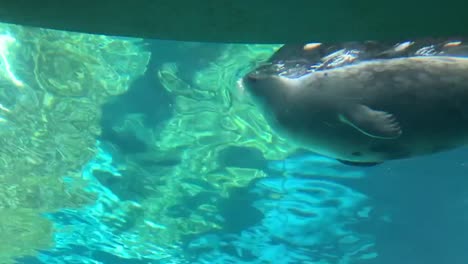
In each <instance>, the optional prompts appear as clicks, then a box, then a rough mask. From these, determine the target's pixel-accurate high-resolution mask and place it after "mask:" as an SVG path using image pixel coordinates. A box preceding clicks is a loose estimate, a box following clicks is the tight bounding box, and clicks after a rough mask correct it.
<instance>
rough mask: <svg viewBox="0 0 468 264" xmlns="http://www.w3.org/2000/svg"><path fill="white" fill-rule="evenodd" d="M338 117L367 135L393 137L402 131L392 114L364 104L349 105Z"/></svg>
mask: <svg viewBox="0 0 468 264" xmlns="http://www.w3.org/2000/svg"><path fill="white" fill-rule="evenodd" d="M339 119H340V121H342V122H344V123H346V124H348V125H350V126H352V127H354V128H356V129H357V130H359V131H360V132H361V133H363V134H365V135H367V136H369V137H374V138H381V139H393V138H398V137H399V136H400V135H401V133H402V132H401V128H400V125H399V124H398V121H397V120H396V119H395V117H394V116H393V115H392V114H389V113H387V112H383V111H377V110H373V109H371V108H369V107H367V106H365V105H355V106H353V107H349V108H348V109H346V112H344V113H342V114H340V115H339Z"/></svg>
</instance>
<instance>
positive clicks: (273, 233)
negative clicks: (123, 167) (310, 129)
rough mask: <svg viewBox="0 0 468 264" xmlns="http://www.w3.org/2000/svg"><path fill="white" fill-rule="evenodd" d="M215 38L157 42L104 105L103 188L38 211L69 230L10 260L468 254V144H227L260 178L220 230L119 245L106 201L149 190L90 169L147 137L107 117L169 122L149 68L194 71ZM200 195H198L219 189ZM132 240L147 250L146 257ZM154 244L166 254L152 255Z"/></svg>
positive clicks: (232, 206)
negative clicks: (90, 200)
mask: <svg viewBox="0 0 468 264" xmlns="http://www.w3.org/2000/svg"><path fill="white" fill-rule="evenodd" d="M221 47H222V46H221V45H216V44H210V45H208V44H206V45H201V46H196V47H194V48H191V49H186V48H182V47H179V46H177V45H174V43H172V42H154V43H153V44H152V52H153V53H154V54H157V55H158V56H154V57H155V58H158V59H157V60H155V59H152V61H151V62H150V65H149V67H148V68H149V70H148V72H147V74H146V75H145V76H144V77H142V78H141V79H139V80H137V81H136V82H135V83H134V84H133V86H132V87H131V89H130V91H129V92H128V93H126V94H124V95H121V96H119V97H118V98H117V100H113V101H112V102H110V103H109V104H107V105H106V106H104V109H103V121H102V126H103V134H102V136H101V137H100V138H99V139H98V142H99V143H98V144H99V146H100V152H99V153H98V154H97V155H96V158H95V159H93V160H91V161H89V163H88V164H85V165H84V166H83V177H84V178H85V179H87V180H88V183H89V185H88V186H87V187H86V188H88V189H89V190H91V191H93V192H95V193H99V197H98V198H97V200H96V203H95V204H91V205H89V206H86V207H83V208H78V209H76V208H75V209H63V210H60V211H58V212H51V213H47V214H44V215H43V217H44V218H46V219H49V220H50V221H52V222H53V223H54V225H55V226H56V227H68V231H67V232H61V231H60V230H58V231H57V232H56V233H55V236H54V240H55V245H54V246H53V248H50V249H47V250H44V249H41V250H39V251H38V252H37V255H36V256H27V257H24V258H18V259H17V260H16V262H17V263H24V264H36V263H114V264H119V263H130V264H140V263H141V264H143V263H145V264H149V263H154V264H156V263H158V264H159V263H161V264H163V263H164V264H165V263H194V264H195V263H255V264H257V263H259V264H260V263H262V264H263V263H274V264H283V263H284V264H286V263H288V264H289V263H291V264H301V263H304V264H305V263H308V264H313V263H314V264H315V263H320V264H322V263H323V264H325V263H333V264H334V263H339V264H345V263H358V264H360V263H366V264H395V263H400V264H441V263H450V264H466V263H468V149H457V150H454V151H450V152H446V153H441V154H437V155H432V156H426V157H419V158H413V159H408V160H401V161H391V162H386V163H384V164H382V165H379V166H376V167H370V168H361V167H352V166H346V165H343V164H341V163H339V162H337V161H334V160H332V159H328V158H325V157H321V156H318V155H315V154H312V153H309V154H298V155H293V156H291V157H289V158H287V159H284V160H266V159H264V158H263V157H262V156H261V154H259V153H258V152H256V151H255V150H253V149H247V148H245V149H244V148H232V149H229V150H227V151H226V152H225V153H223V155H222V157H223V159H224V161H223V162H224V163H225V165H226V166H234V167H244V168H255V169H261V170H263V171H264V172H265V173H266V176H265V177H262V178H257V179H255V180H253V181H252V182H250V183H249V184H248V185H247V186H246V187H243V188H234V189H233V190H232V191H231V195H230V196H229V198H224V199H221V200H220V201H219V202H217V206H218V207H219V209H220V212H219V214H220V217H222V219H223V221H222V228H221V229H219V230H217V231H216V232H208V233H201V234H195V235H193V236H187V237H185V238H183V239H182V240H181V241H180V242H179V243H178V244H177V245H174V246H173V247H165V245H155V244H144V245H141V244H138V243H136V244H132V243H131V244H126V243H123V242H122V241H127V242H128V241H138V237H131V236H132V234H130V233H126V229H125V225H126V224H128V222H129V221H131V219H130V218H125V217H127V216H125V215H124V214H123V213H122V215H119V212H118V211H116V212H114V215H113V216H112V217H114V218H113V220H112V221H110V223H111V224H109V221H108V220H109V218H108V217H110V216H109V215H106V214H108V212H109V210H108V208H113V207H115V206H116V204H118V203H121V201H122V200H125V201H135V202H138V201H141V200H143V199H144V198H145V196H144V193H139V192H133V193H132V192H130V190H125V189H124V190H119V189H118V188H117V187H115V185H113V183H112V182H105V181H102V180H100V179H101V178H99V176H97V174H96V172H97V171H106V172H107V173H109V174H112V175H118V174H119V171H118V167H119V163H122V162H123V161H122V160H119V159H118V157H113V156H112V155H111V153H110V152H109V151H107V149H106V146H107V145H106V144H108V143H109V142H111V143H112V144H115V145H117V146H118V147H119V148H120V150H121V151H122V152H125V153H138V152H143V151H145V150H147V146H146V145H145V144H144V142H142V141H141V140H139V139H138V138H137V137H135V136H134V135H122V134H116V133H115V132H113V130H112V126H113V125H114V124H115V122H118V121H119V120H120V118H121V117H122V116H124V115H125V114H128V113H139V114H143V115H144V116H145V117H146V118H145V122H146V125H147V126H157V125H159V124H161V123H162V122H164V121H166V120H168V119H169V118H170V117H171V110H170V107H169V105H170V104H171V102H172V101H173V98H172V97H171V96H170V94H168V93H167V92H166V91H165V90H164V89H163V88H162V87H161V85H160V84H158V83H155V81H154V78H153V77H154V74H155V69H157V68H158V67H160V64H161V63H162V62H165V61H170V62H176V63H177V64H178V65H179V69H180V72H181V76H182V78H184V77H185V78H187V79H190V77H191V76H192V75H193V74H195V73H196V71H197V69H199V68H200V67H203V66H206V65H208V64H209V63H210V61H212V60H214V58H216V57H217V56H218V55H219V53H220V50H221ZM167 162H169V161H167ZM172 162H174V164H177V160H174V161H172ZM169 163H170V162H169ZM169 165H170V164H169ZM154 177H157V175H155V176H154ZM205 195H206V196H204V197H203V196H200V197H198V199H199V200H200V201H203V202H206V201H209V200H210V195H213V196H216V194H210V193H209V192H207V193H206V194H205ZM197 202H198V201H197V200H196V199H194V200H191V201H187V202H186V204H185V206H186V207H187V208H189V207H190V206H195V205H194V204H196V203H197ZM200 203H201V202H200ZM128 206H130V207H131V206H132V204H129V205H128ZM135 207H137V206H136V205H135ZM183 212H184V208H179V209H178V211H177V210H176V212H175V213H174V214H180V215H183ZM156 224H157V223H156ZM122 237H125V240H122ZM132 247H135V248H137V247H138V248H139V250H138V252H142V251H141V250H140V249H141V247H144V248H146V251H145V252H146V253H145V254H146V255H145V254H141V253H138V254H137V253H136V250H135V251H133V250H132ZM132 252H134V253H135V254H132ZM161 252H164V253H165V254H166V257H164V258H161V259H160V260H158V259H155V258H154V255H155V254H156V253H158V254H160V253H161Z"/></svg>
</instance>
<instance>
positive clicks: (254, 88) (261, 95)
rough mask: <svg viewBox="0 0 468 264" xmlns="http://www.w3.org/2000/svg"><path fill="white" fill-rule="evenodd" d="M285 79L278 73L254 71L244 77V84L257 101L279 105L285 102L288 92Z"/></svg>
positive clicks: (263, 103)
mask: <svg viewBox="0 0 468 264" xmlns="http://www.w3.org/2000/svg"><path fill="white" fill-rule="evenodd" d="M283 79H284V78H283V77H281V76H278V75H273V74H267V73H263V72H261V71H252V72H250V73H248V74H247V75H246V76H245V77H244V78H243V85H244V87H245V89H246V91H247V92H248V93H249V94H250V95H251V96H252V97H253V99H254V101H255V102H256V103H260V104H262V105H263V106H272V105H275V106H278V105H281V104H282V103H283V102H284V99H285V97H286V94H287V87H286V86H285V84H284V80H283Z"/></svg>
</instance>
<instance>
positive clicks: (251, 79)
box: [245, 72, 260, 84]
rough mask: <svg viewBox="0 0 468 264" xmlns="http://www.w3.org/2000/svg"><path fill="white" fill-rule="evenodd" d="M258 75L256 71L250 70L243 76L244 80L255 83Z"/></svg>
mask: <svg viewBox="0 0 468 264" xmlns="http://www.w3.org/2000/svg"><path fill="white" fill-rule="evenodd" d="M259 79H260V78H259V75H258V73H257V72H251V73H249V74H247V76H245V81H246V82H247V83H252V84H253V83H256V82H257V81H258V80H259Z"/></svg>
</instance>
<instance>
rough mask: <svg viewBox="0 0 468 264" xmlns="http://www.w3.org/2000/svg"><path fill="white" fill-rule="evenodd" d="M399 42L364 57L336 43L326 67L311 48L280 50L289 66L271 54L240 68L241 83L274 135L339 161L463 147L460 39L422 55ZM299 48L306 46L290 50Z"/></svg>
mask: <svg viewBox="0 0 468 264" xmlns="http://www.w3.org/2000/svg"><path fill="white" fill-rule="evenodd" d="M403 44H405V43H403ZM403 44H401V43H400V44H399V45H400V47H399V46H398V45H393V46H386V47H385V48H384V49H383V51H381V52H374V53H372V54H371V55H369V52H367V53H366V52H361V53H359V51H362V50H364V49H363V48H362V46H361V48H360V49H359V48H358V49H357V50H358V52H357V53H356V54H357V55H355V56H354V57H353V56H349V54H350V53H347V52H346V48H344V49H343V48H342V47H340V48H341V49H338V51H335V53H336V52H341V53H340V54H341V55H337V56H338V57H339V59H338V60H337V59H335V61H332V62H328V64H326V63H325V62H324V61H326V59H324V58H325V57H324V56H323V55H324V54H319V53H318V51H316V50H315V51H313V53H314V54H315V55H314V54H313V55H312V56H311V57H309V58H306V56H305V55H304V54H303V53H302V54H300V53H296V55H298V54H299V56H296V57H295V58H294V59H292V58H293V57H294V56H292V53H287V52H286V53H285V52H284V50H283V51H281V50H280V51H279V52H278V53H281V52H283V55H282V56H281V57H283V58H289V59H290V60H289V62H294V63H292V64H291V65H294V66H289V67H286V68H285V66H284V65H287V64H288V60H287V59H286V60H283V61H281V60H280V59H278V54H275V55H274V56H273V58H275V56H276V58H275V60H276V61H275V62H273V63H272V62H270V63H269V64H267V65H266V66H265V65H263V66H261V67H258V68H257V69H256V70H254V71H252V72H250V73H248V74H247V75H246V76H245V77H244V78H243V83H244V86H245V87H246V89H247V91H248V92H249V93H250V94H251V95H252V97H253V98H254V100H255V101H256V102H257V103H258V105H259V106H260V107H261V108H262V109H263V113H264V115H265V117H266V119H267V120H268V121H269V123H270V124H271V125H272V127H273V128H274V129H275V130H277V131H278V132H279V133H280V134H282V135H284V136H286V137H287V138H289V139H290V140H292V141H293V142H295V143H297V144H298V145H300V146H301V147H304V148H306V149H308V150H311V151H313V152H316V153H319V154H322V155H325V156H328V157H332V158H335V159H337V160H340V161H342V162H343V163H346V164H351V165H361V166H365V165H375V164H379V163H382V162H384V161H386V160H392V159H402V158H409V157H414V156H419V155H427V154H431V153H436V152H440V151H444V150H449V149H452V148H456V147H459V146H463V145H466V144H467V143H468V58H464V57H459V56H455V55H453V54H457V52H459V51H460V50H463V49H462V47H461V46H460V45H461V43H460V42H453V41H451V42H446V43H445V44H444V45H442V46H441V47H442V48H441V49H439V50H435V51H433V52H432V53H430V52H428V53H426V54H422V55H421V54H420V55H418V54H416V52H418V51H419V52H420V51H421V49H423V48H427V47H429V46H427V45H424V46H421V47H419V48H417V49H415V50H413V51H411V52H409V51H408V49H409V47H410V46H411V43H410V42H407V43H406V44H405V45H404V46H403V47H401V45H403ZM366 45H367V44H366ZM366 45H364V47H365V48H368V46H366ZM319 46H320V44H316V46H313V47H312V50H314V49H317V48H318V47H319ZM299 47H301V49H302V50H301V52H304V50H306V48H307V47H306V46H295V47H293V48H292V49H291V50H293V51H294V50H296V51H297V49H298V48H299ZM380 48H381V47H380ZM444 48H445V49H444ZM398 49H400V50H398ZM343 50H344V51H343ZM348 50H352V49H348ZM377 50H379V48H376V49H375V51H377ZM380 50H382V49H380ZM426 51H427V49H426ZM343 52H344V53H343ZM402 52H403V53H404V54H403V55H402ZM443 52H445V53H443ZM363 53H364V54H366V55H365V56H363V55H362V54H363ZM284 54H286V55H284ZM343 54H345V55H344V56H343ZM360 54H361V55H360ZM309 55H310V54H309ZM325 55H326V54H325ZM314 56H315V57H314ZM328 56H329V55H328ZM346 56H348V57H346ZM311 58H312V59H311ZM317 58H318V59H319V61H318V62H317ZM300 59H305V60H304V61H303V63H301V62H300ZM312 62H314V63H312ZM333 62H335V65H337V66H333V65H332V66H330V65H331V64H330V63H333ZM320 67H321V68H320ZM317 68H319V70H317ZM282 73H283V74H282Z"/></svg>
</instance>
